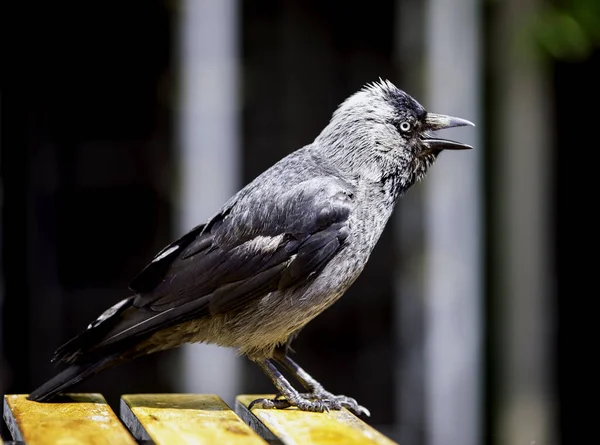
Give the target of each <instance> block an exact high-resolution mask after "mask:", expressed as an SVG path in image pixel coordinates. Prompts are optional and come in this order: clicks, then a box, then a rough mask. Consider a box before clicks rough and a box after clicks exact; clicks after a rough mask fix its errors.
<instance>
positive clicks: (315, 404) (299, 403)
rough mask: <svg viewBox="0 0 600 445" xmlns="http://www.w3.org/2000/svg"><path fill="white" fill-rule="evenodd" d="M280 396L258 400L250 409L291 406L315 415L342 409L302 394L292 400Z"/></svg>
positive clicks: (291, 398) (253, 402) (251, 404)
mask: <svg viewBox="0 0 600 445" xmlns="http://www.w3.org/2000/svg"><path fill="white" fill-rule="evenodd" d="M280 397H282V396H278V397H276V398H274V399H256V400H254V401H252V403H250V405H249V406H248V408H249V409H252V408H262V409H285V408H289V407H291V406H295V407H296V408H298V409H299V410H300V411H310V412H314V413H322V412H324V411H329V410H331V409H340V408H334V407H332V406H330V404H329V403H328V402H327V401H323V400H318V399H314V400H311V399H309V398H305V397H303V395H301V394H297V396H294V397H290V398H280Z"/></svg>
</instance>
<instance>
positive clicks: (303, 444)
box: [235, 394, 396, 445]
mask: <svg viewBox="0 0 600 445" xmlns="http://www.w3.org/2000/svg"><path fill="white" fill-rule="evenodd" d="M273 397H274V395H272V394H267V395H265V394H254V395H239V396H237V399H236V404H235V411H236V413H237V414H238V415H239V416H240V417H241V418H242V419H243V420H244V421H245V422H246V423H248V424H249V425H250V426H251V427H252V428H253V429H254V430H255V431H257V432H258V433H259V434H260V435H261V436H262V437H264V438H265V440H267V441H269V442H281V443H283V444H285V445H308V444H315V445H317V444H319V445H321V444H322V445H333V444H336V445H337V444H344V445H359V444H360V445H368V444H373V445H375V444H377V445H391V444H395V443H396V442H393V441H392V440H390V439H389V438H387V437H386V436H384V435H383V434H381V433H380V432H379V431H377V430H376V429H374V428H372V427H371V426H369V425H368V424H366V423H365V422H363V421H362V420H360V419H359V418H358V417H356V416H355V415H354V414H352V413H351V412H350V411H348V410H346V409H342V410H340V411H330V412H328V413H311V412H305V411H299V410H297V409H296V408H287V409H259V408H252V411H250V410H249V409H248V405H249V404H250V403H251V402H252V401H253V400H255V399H259V398H273Z"/></svg>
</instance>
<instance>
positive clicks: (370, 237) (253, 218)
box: [30, 81, 472, 413]
mask: <svg viewBox="0 0 600 445" xmlns="http://www.w3.org/2000/svg"><path fill="white" fill-rule="evenodd" d="M469 124H470V122H468V121H465V120H462V119H458V118H451V117H448V116H442V115H436V114H432V113H427V112H426V111H425V109H424V108H423V107H422V106H421V105H420V104H419V103H417V102H416V101H415V100H414V99H413V98H412V97H410V96H409V95H408V94H406V93H404V92H403V91H401V90H399V89H397V88H396V87H395V86H394V85H393V84H392V83H390V82H388V81H380V82H377V83H373V84H369V85H367V86H366V87H365V88H363V89H362V90H360V91H359V92H357V93H356V94H354V95H352V96H351V97H350V98H348V99H347V100H346V101H345V102H344V103H342V104H341V105H340V107H339V108H338V109H337V110H336V111H335V113H334V115H333V117H332V119H331V121H330V123H329V124H328V125H327V127H326V128H325V129H324V130H323V131H322V132H321V134H320V135H318V137H317V138H316V139H315V141H314V142H313V143H312V144H310V145H307V146H305V147H304V148H301V149H299V150H297V151H295V152H293V153H292V154H290V155H288V156H287V157H285V158H283V159H282V160H281V161H279V162H278V163H276V164H275V165H273V166H272V167H271V168H269V169H268V170H266V171H265V172H264V173H263V174H261V175H260V176H258V177H257V178H256V179H255V180H254V181H252V182H251V183H250V184H248V185H247V186H246V187H245V188H243V189H242V190H241V191H239V192H238V193H237V194H236V195H235V196H233V197H232V198H231V199H230V200H229V201H228V202H227V203H226V204H225V205H224V206H223V207H222V208H221V209H220V211H219V212H218V213H217V214H216V215H214V216H213V217H212V218H211V219H210V220H209V221H207V222H205V223H203V224H201V225H199V226H197V227H196V228H194V229H192V230H191V231H190V232H189V233H187V234H186V235H184V236H183V237H181V238H180V239H178V240H177V241H175V242H174V243H172V244H170V245H169V246H167V247H165V249H163V250H162V251H161V252H160V253H159V254H157V256H156V257H155V259H154V260H153V261H152V262H151V263H150V264H149V265H148V266H147V267H146V268H145V269H144V270H143V271H142V272H141V273H140V274H139V275H138V276H137V277H136V278H135V279H134V280H133V281H132V283H131V286H130V288H131V290H132V291H133V292H134V295H133V296H131V297H129V298H127V299H125V300H123V301H121V302H119V303H117V305H115V306H114V307H113V308H110V309H109V310H107V311H106V312H105V313H104V314H102V315H101V316H100V317H99V318H98V319H97V320H96V321H95V322H93V323H92V324H90V325H89V326H88V329H86V330H85V331H83V332H82V333H81V334H80V335H78V336H77V337H75V338H74V339H72V340H71V341H70V342H68V343H67V344H65V345H63V346H62V347H60V348H59V349H58V350H57V351H56V354H55V358H54V360H57V361H61V362H66V363H69V364H71V367H70V368H67V369H66V370H65V371H63V373H61V374H59V375H57V376H56V377H54V378H53V379H51V380H50V381H49V382H47V383H45V384H44V385H42V386H41V387H40V388H38V389H37V390H36V391H34V392H33V393H32V394H31V395H30V399H32V400H38V401H43V400H48V399H50V398H51V397H52V396H54V395H55V394H56V393H57V392H59V391H63V390H64V389H65V388H67V387H68V386H70V385H71V384H72V383H75V382H76V381H79V380H81V378H82V376H84V377H88V375H90V374H93V373H94V372H96V368H104V367H106V366H110V364H116V363H119V362H121V361H123V360H127V359H131V358H135V357H137V356H139V355H143V354H148V353H153V352H156V351H159V350H164V349H169V348H173V347H177V346H179V345H181V344H183V343H186V342H207V343H215V344H218V345H221V346H226V347H232V348H236V349H238V351H239V352H240V353H241V354H245V355H247V356H248V357H249V358H250V359H251V360H254V361H255V362H256V363H257V364H259V366H260V367H261V368H262V369H263V370H264V371H265V372H266V373H267V375H269V377H271V378H272V380H273V382H274V384H275V385H276V386H277V388H278V389H279V390H280V391H281V392H282V394H283V396H284V399H279V400H275V401H271V400H261V401H260V404H261V405H262V406H264V407H285V406H290V405H295V406H298V407H299V408H300V409H307V410H313V411H323V410H324V409H339V408H340V407H341V406H347V407H349V408H350V409H353V410H354V411H355V412H359V413H360V412H366V410H364V408H362V407H360V406H359V405H358V404H357V403H356V401H354V400H353V399H350V398H346V397H344V396H333V395H332V394H329V393H327V392H326V391H325V390H324V389H323V388H322V387H321V386H320V385H319V384H318V383H317V382H316V381H315V380H314V379H312V377H310V376H309V375H308V374H307V373H306V372H305V371H303V370H302V369H301V368H300V367H298V366H297V365H296V364H295V363H294V362H293V361H292V360H291V359H289V357H288V356H287V349H286V348H287V345H288V344H289V341H290V339H292V338H293V337H294V336H295V335H296V334H297V333H298V331H299V330H300V329H301V328H302V327H303V326H304V325H306V323H308V322H309V321H310V320H312V319H313V318H314V317H316V316H317V315H319V313H321V312H322V311H323V310H325V309H326V308H327V307H329V306H330V305H331V304H333V303H334V302H335V301H336V300H337V299H338V298H339V297H340V296H342V295H343V294H344V292H345V291H346V290H347V289H348V288H349V287H350V285H351V284H352V283H353V282H354V280H355V279H356V278H357V277H358V276H359V274H360V273H361V271H362V270H363V268H364V267H365V265H366V263H367V261H368V259H369V256H370V254H371V252H372V250H373V248H374V246H375V244H376V243H377V240H378V239H379V237H380V235H381V233H382V232H383V230H384V228H385V225H386V223H387V221H388V219H389V217H390V215H391V213H392V211H393V209H394V205H395V203H396V201H397V199H398V197H399V196H401V195H402V194H403V193H405V192H406V191H407V190H408V189H409V188H410V187H411V186H412V185H413V184H414V183H415V182H416V181H417V180H420V179H422V178H423V177H424V176H425V174H426V172H427V170H428V168H429V167H430V166H431V165H432V164H433V162H434V161H435V159H436V157H437V156H438V154H439V153H440V151H441V150H443V149H460V148H470V147H469V146H466V145H463V144H459V143H457V142H452V141H445V140H441V139H435V138H432V137H430V132H431V131H433V130H438V129H442V128H448V127H451V126H460V125H469ZM471 125H472V124H471ZM107 358H110V360H108V362H107ZM273 361H276V362H277V363H279V364H281V365H282V366H284V367H286V368H287V369H288V370H291V371H292V373H293V374H294V375H295V376H296V377H297V378H298V380H299V381H300V382H301V383H302V384H303V385H304V386H305V387H306V388H307V389H308V390H309V394H307V395H302V394H299V393H298V392H296V391H295V390H294V389H293V388H291V386H290V385H289V383H288V382H287V381H285V379H283V377H282V376H281V375H280V374H279V373H278V371H277V369H276V367H275V366H274V365H273ZM99 364H101V366H100V365H99ZM74 370H75V371H74Z"/></svg>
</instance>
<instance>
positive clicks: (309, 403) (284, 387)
mask: <svg viewBox="0 0 600 445" xmlns="http://www.w3.org/2000/svg"><path fill="white" fill-rule="evenodd" d="M254 362H255V363H256V364H257V365H258V366H260V368H261V369H262V370H263V372H264V373H265V374H266V375H267V376H268V377H269V378H270V379H271V381H272V382H273V384H274V385H275V387H276V388H277V390H278V391H279V392H280V393H281V396H277V397H275V398H274V399H256V400H254V401H253V402H252V403H251V404H250V406H249V407H248V408H249V409H252V408H253V407H254V406H256V407H258V408H276V409H283V408H288V407H290V406H295V407H297V408H298V409H300V410H302V411H313V412H319V413H322V412H323V411H329V409H330V408H331V407H330V406H329V404H328V403H326V402H325V401H323V400H318V399H317V400H309V399H307V398H305V397H302V396H301V395H300V393H298V391H296V389H294V387H293V386H292V385H290V383H289V382H288V381H287V380H286V379H285V377H283V375H281V373H280V372H279V370H278V369H277V368H276V367H275V365H273V363H271V361H270V360H269V359H261V360H254ZM280 397H283V398H280Z"/></svg>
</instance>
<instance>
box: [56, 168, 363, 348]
mask: <svg viewBox="0 0 600 445" xmlns="http://www.w3.org/2000/svg"><path fill="white" fill-rule="evenodd" d="M256 195H257V197H256V198H254V199H251V197H252V194H249V195H248V196H246V197H244V198H243V199H240V200H238V201H237V202H236V203H234V204H233V205H231V206H229V207H228V208H226V209H225V210H224V211H222V212H220V213H219V214H218V215H216V216H215V217H214V218H212V219H211V220H210V221H209V222H207V223H206V224H204V225H201V226H198V227H196V228H194V229H193V230H192V231H190V232H188V233H187V234H186V235H184V236H183V237H181V238H180V239H179V240H177V241H175V242H174V243H172V244H170V245H169V246H167V247H166V248H165V249H163V250H162V251H161V252H160V253H159V254H158V255H157V256H156V257H155V258H154V260H153V261H152V262H151V263H150V264H149V265H148V266H147V267H146V268H145V269H144V270H143V271H142V273H141V274H140V275H138V276H137V277H136V278H135V279H134V280H133V282H132V284H131V288H132V290H134V291H135V292H136V293H137V295H136V296H134V297H130V298H129V299H127V300H124V301H123V306H120V307H117V308H116V310H114V311H113V312H114V314H113V313H110V314H108V315H109V316H106V313H105V314H103V316H101V317H100V318H99V322H98V327H99V326H100V325H101V324H104V329H103V335H102V338H97V337H96V341H95V342H94V343H95V344H94V345H90V346H91V347H92V348H94V349H97V348H98V347H104V346H108V345H111V344H114V343H115V342H120V341H121V340H125V339H132V338H134V337H135V338H138V339H139V338H140V337H142V336H145V335H147V334H150V333H153V332H155V331H157V330H159V329H163V328H166V327H170V326H173V325H176V324H179V323H182V322H185V321H189V320H191V319H194V318H197V317H201V316H204V315H209V314H218V313H223V312H227V311H230V310H235V309H236V308H238V307H240V306H242V305H244V304H246V303H248V302H249V301H250V300H252V299H255V298H259V297H261V296H263V295H266V294H268V293H269V292H272V291H275V290H283V289H287V288H290V287H292V286H294V285H297V284H298V283H302V282H304V281H305V280H306V279H309V277H311V276H312V275H313V274H314V273H316V272H318V271H319V270H320V269H321V268H323V267H324V266H325V265H326V264H327V263H328V262H329V261H330V260H331V258H333V257H334V256H335V255H336V253H337V252H338V251H339V250H340V248H341V247H342V246H343V244H344V241H345V239H346V237H347V236H348V234H349V227H348V218H349V216H350V214H351V212H352V211H353V210H354V208H355V205H356V202H355V197H354V194H353V189H352V187H351V186H350V185H349V184H348V183H346V182H344V181H341V180H339V179H335V178H328V177H318V178H314V179H310V180H306V181H304V182H301V183H300V184H297V185H296V186H293V187H291V188H290V189H289V190H287V191H284V192H281V193H279V194H271V195H269V194H266V193H265V194H262V195H260V194H258V193H257V194H256ZM109 311H110V310H109ZM107 312H108V311H107ZM93 325H94V323H92V325H90V326H93ZM59 359H60V357H59Z"/></svg>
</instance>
